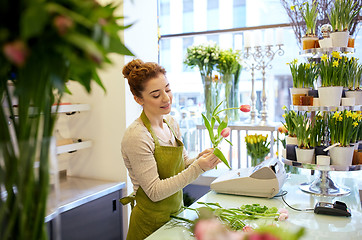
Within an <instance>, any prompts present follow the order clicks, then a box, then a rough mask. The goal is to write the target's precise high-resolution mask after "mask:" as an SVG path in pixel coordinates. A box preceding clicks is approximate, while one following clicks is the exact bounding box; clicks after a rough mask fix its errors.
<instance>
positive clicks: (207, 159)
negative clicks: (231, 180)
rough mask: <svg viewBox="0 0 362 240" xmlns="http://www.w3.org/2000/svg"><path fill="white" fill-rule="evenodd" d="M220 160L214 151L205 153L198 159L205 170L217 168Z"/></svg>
mask: <svg viewBox="0 0 362 240" xmlns="http://www.w3.org/2000/svg"><path fill="white" fill-rule="evenodd" d="M220 162H221V160H220V159H219V158H218V157H216V156H215V154H213V152H207V153H204V154H202V156H200V157H199V158H198V159H197V163H198V164H199V166H200V168H201V169H202V170H204V171H205V172H206V171H208V170H211V169H213V168H215V167H216V166H217V165H218V164H219V163H220Z"/></svg>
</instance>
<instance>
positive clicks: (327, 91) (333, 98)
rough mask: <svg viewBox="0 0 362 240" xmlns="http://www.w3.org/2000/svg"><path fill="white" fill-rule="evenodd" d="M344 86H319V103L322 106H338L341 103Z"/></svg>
mask: <svg viewBox="0 0 362 240" xmlns="http://www.w3.org/2000/svg"><path fill="white" fill-rule="evenodd" d="M342 91H343V87H342V86H332V87H319V88H318V95H319V105H320V106H322V107H337V106H340V105H341V98H342Z"/></svg>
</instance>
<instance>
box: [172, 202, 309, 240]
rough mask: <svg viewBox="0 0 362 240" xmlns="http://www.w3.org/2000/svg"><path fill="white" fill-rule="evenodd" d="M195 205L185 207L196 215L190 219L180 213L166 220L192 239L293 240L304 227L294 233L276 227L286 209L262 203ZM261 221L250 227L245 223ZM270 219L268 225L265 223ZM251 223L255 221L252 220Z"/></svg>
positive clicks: (283, 218)
mask: <svg viewBox="0 0 362 240" xmlns="http://www.w3.org/2000/svg"><path fill="white" fill-rule="evenodd" d="M197 203H198V204H199V205H201V206H200V207H198V208H190V207H185V209H186V210H189V211H193V212H195V213H196V214H197V218H196V219H194V220H190V219H188V218H185V217H181V216H171V218H172V221H171V222H170V223H168V225H169V226H171V227H177V226H183V227H185V226H186V228H187V230H188V231H190V232H191V233H192V234H193V235H194V236H195V238H196V239H205V237H204V236H217V238H216V239H240V240H246V239H280V240H287V239H288V240H297V239H299V238H301V237H302V236H303V235H304V228H300V229H298V230H296V231H295V232H293V231H289V230H288V229H286V228H282V227H277V226H276V225H275V224H273V223H275V222H277V221H284V220H285V219H287V218H288V215H289V214H288V211H287V210H286V209H283V208H281V209H277V208H275V207H267V206H262V205H260V204H245V205H242V206H240V207H235V208H223V207H222V206H221V205H220V204H219V203H205V202H197ZM258 219H259V220H262V221H258V222H256V223H258V224H257V227H251V226H250V225H248V223H249V222H252V221H254V220H258ZM268 221H270V222H272V224H268V223H267V222H268ZM253 225H254V226H255V224H254V223H253Z"/></svg>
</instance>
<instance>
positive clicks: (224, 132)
mask: <svg viewBox="0 0 362 240" xmlns="http://www.w3.org/2000/svg"><path fill="white" fill-rule="evenodd" d="M222 103H223V102H220V103H219V104H218V105H217V106H216V108H215V109H214V110H213V112H212V115H211V118H210V120H209V119H208V118H207V117H206V116H205V115H204V114H201V115H202V118H203V120H204V124H205V127H206V130H207V131H208V133H209V137H210V140H211V143H212V147H213V148H214V154H215V155H216V156H217V157H218V158H219V159H220V160H221V161H223V162H224V163H225V165H226V166H227V167H228V168H230V169H231V167H230V166H229V163H228V161H227V159H226V158H225V156H224V154H223V153H222V152H221V150H220V149H219V148H218V146H219V144H220V142H221V141H222V140H223V139H225V141H227V142H228V143H229V144H230V145H232V143H231V142H230V141H229V140H227V139H226V138H227V137H228V136H229V135H230V131H231V129H230V128H229V127H227V126H228V115H225V117H224V119H223V120H221V119H220V117H219V114H220V113H221V112H224V111H229V110H233V109H240V111H243V112H248V111H250V106H248V107H247V105H241V106H240V108H225V109H222V110H218V109H219V107H220V106H221V104H222ZM216 123H218V124H219V126H218V127H217V131H216V133H215V132H214V127H215V124H216Z"/></svg>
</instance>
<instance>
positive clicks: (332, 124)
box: [328, 110, 361, 166]
mask: <svg viewBox="0 0 362 240" xmlns="http://www.w3.org/2000/svg"><path fill="white" fill-rule="evenodd" d="M360 121H361V115H360V113H358V112H352V111H347V110H344V111H342V112H339V111H338V112H334V113H330V114H329V116H328V127H329V132H330V142H331V145H334V144H338V146H336V147H333V148H331V149H330V150H329V153H330V156H331V164H332V165H343V166H349V165H351V164H352V157H353V150H354V147H353V146H352V147H351V146H350V143H351V141H352V139H353V137H354V135H355V134H356V132H358V129H359V128H358V126H359V124H360Z"/></svg>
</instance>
